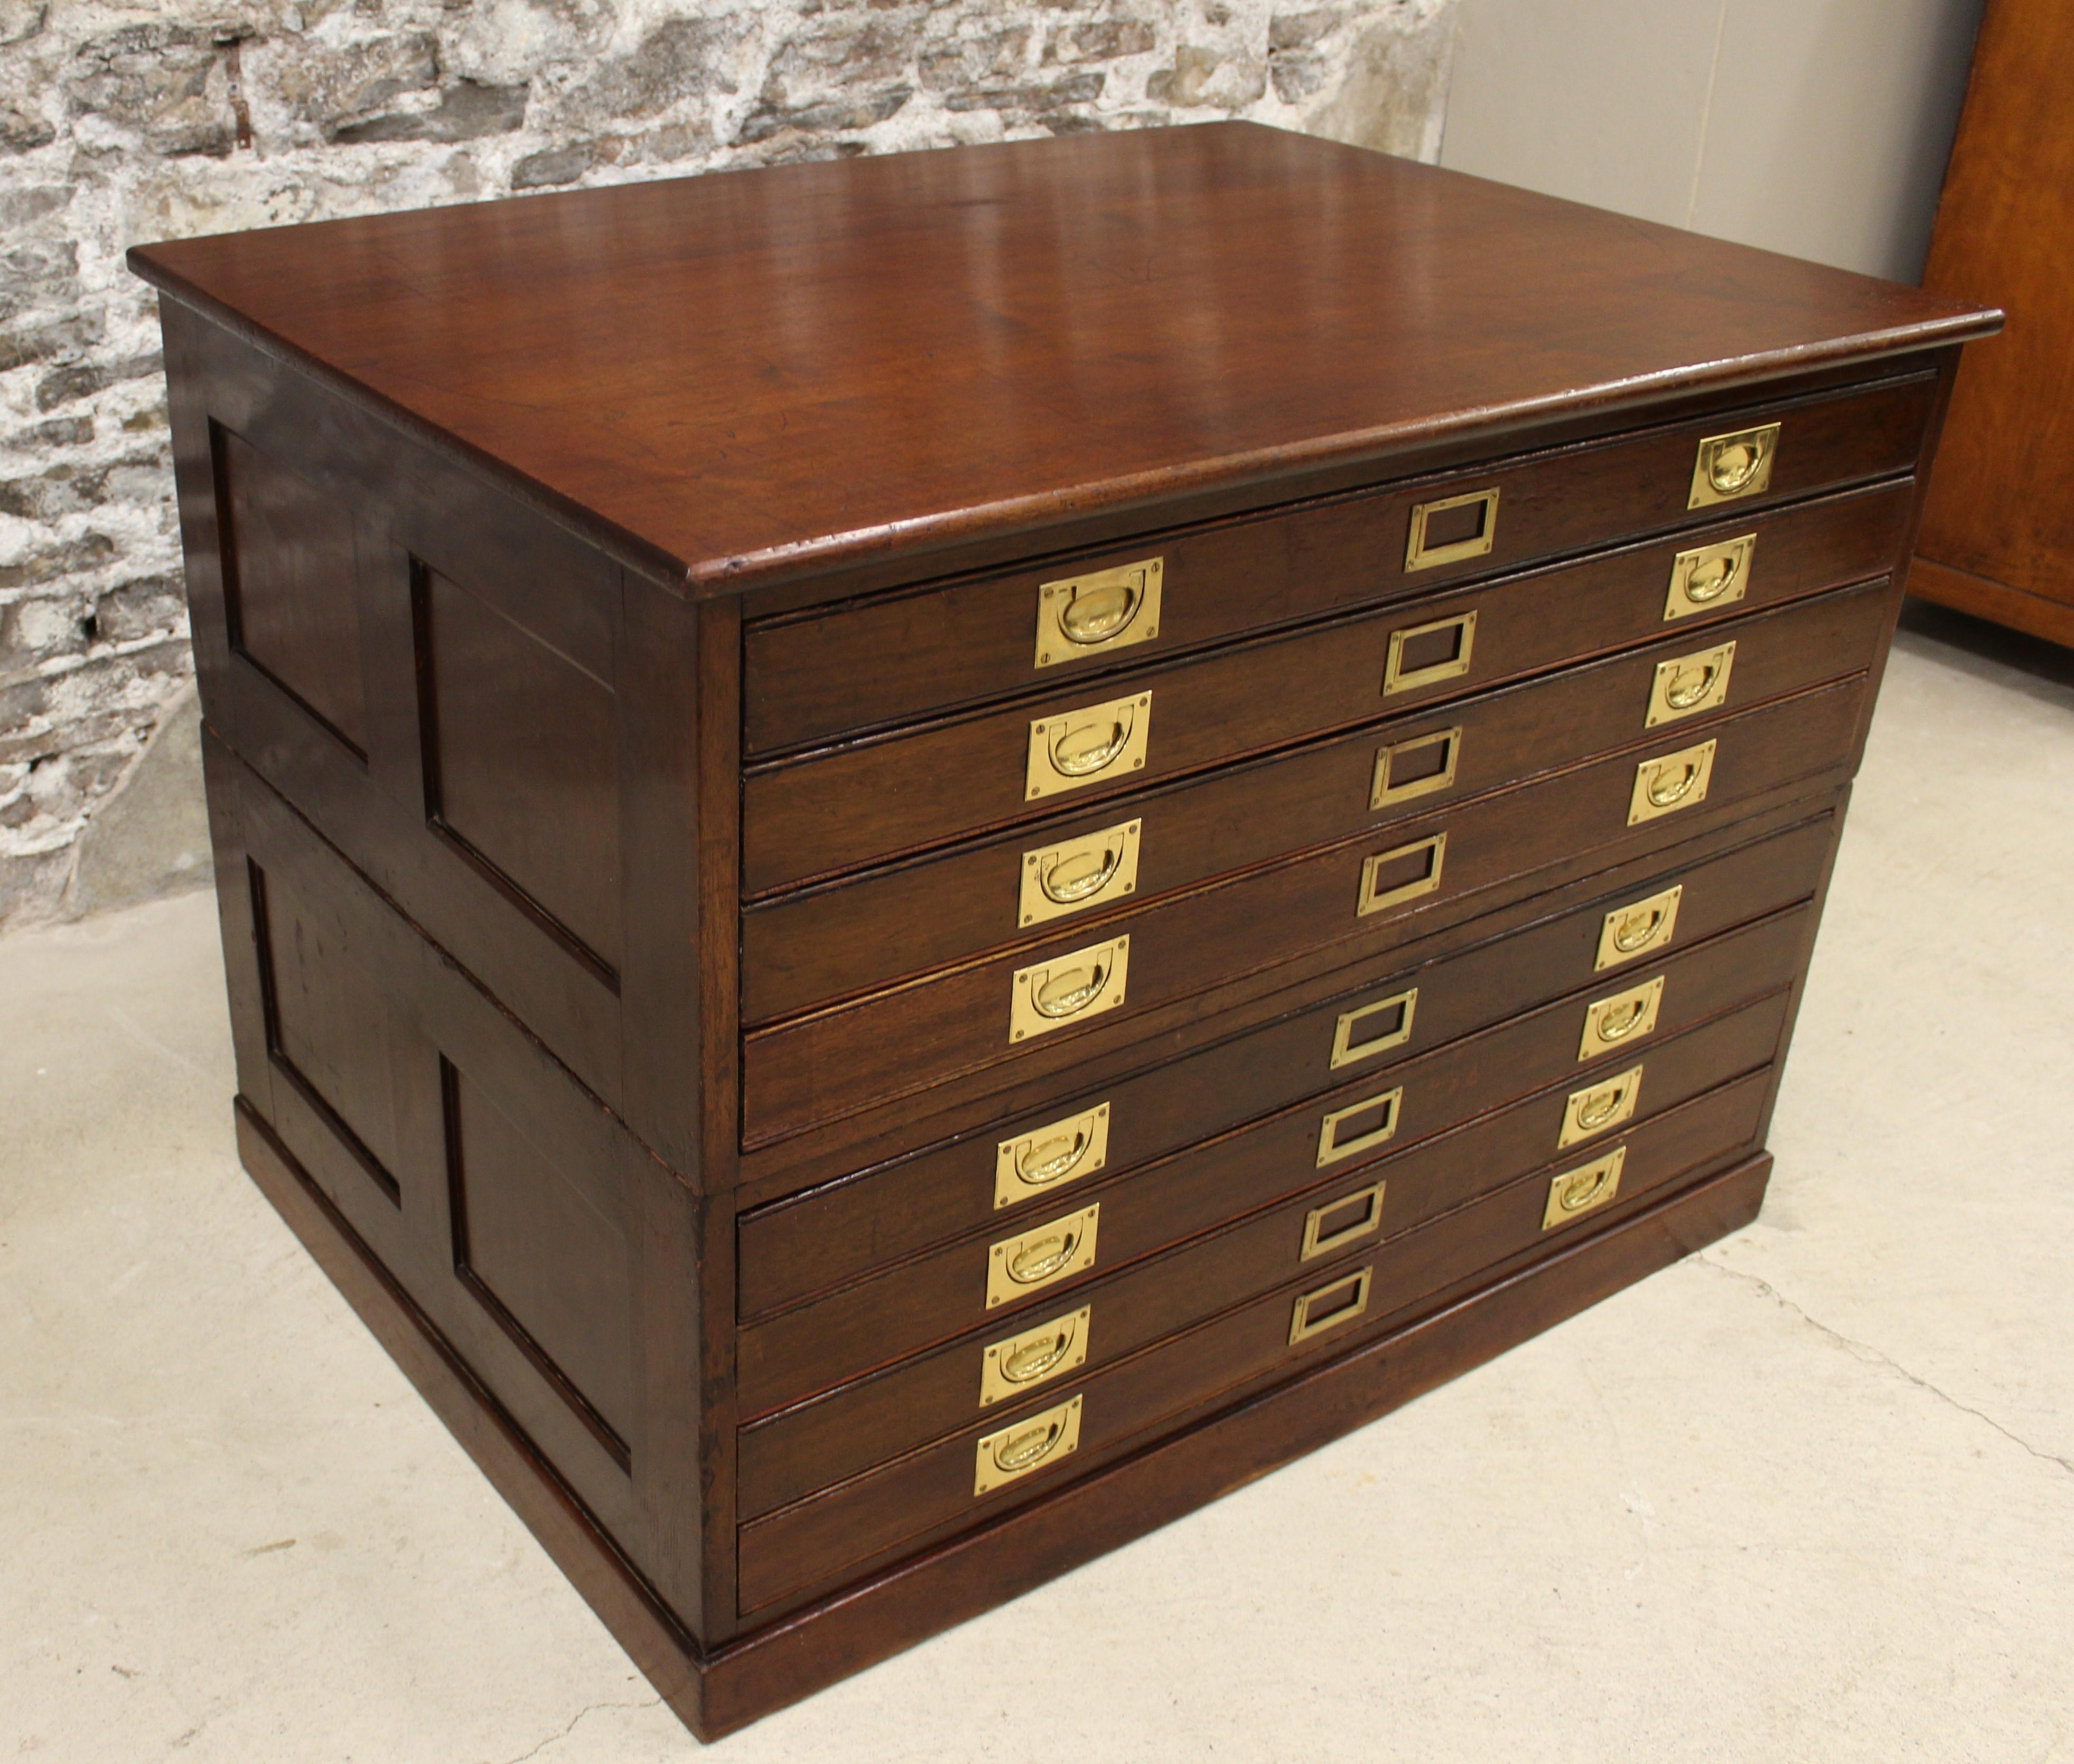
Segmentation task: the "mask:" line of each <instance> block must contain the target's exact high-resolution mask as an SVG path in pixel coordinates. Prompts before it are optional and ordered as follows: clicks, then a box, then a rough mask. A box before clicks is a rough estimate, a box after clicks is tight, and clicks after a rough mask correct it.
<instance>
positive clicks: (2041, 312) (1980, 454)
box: [1908, 0, 2074, 645]
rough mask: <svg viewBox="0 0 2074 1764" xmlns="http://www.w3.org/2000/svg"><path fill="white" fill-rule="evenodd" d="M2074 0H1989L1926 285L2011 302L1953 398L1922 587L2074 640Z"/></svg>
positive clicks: (1918, 564) (1917, 582) (1927, 516)
mask: <svg viewBox="0 0 2074 1764" xmlns="http://www.w3.org/2000/svg"><path fill="white" fill-rule="evenodd" d="M2070 252H2074V8H2069V7H2068V6H2066V5H2065V4H2064V0H1990V4H1989V7H1988V11H1987V17H1986V19H1985V21H1984V22H1983V23H1982V24H1981V35H1980V40H1979V44H1978V47H1977V48H1976V49H1975V51H1974V56H1973V80H1972V82H1971V84H1969V86H1968V87H1967V89H1966V108H1965V113H1964V115H1963V116H1962V117H1960V122H1959V138H1958V140H1957V142H1956V144H1955V145H1954V146H1953V147H1952V168H1951V170H1950V171H1949V172H1948V174H1947V175H1946V176H1945V180H1944V200H1943V202H1942V203H1941V204H1940V206H1939V208H1938V210H1937V230H1936V234H1935V235H1934V236H1933V237H1932V239H1931V245H1930V262H1929V266H1928V267H1927V269H1926V270H1925V271H1924V273H1923V286H1924V287H1926V288H1927V289H1930V290H1931V291H1935V292H1938V293H1942V294H1949V295H1963V296H1965V298H1967V299H1978V300H1984V301H1987V302H1989V303H1992V304H1993V305H1996V306H1999V307H2003V308H2005V309H2006V311H2007V312H2008V314H2009V328H2008V331H2007V332H2006V334H2005V335H2004V336H2003V338H2002V342H2001V344H1999V345H1998V347H1997V348H1993V349H1987V350H1982V351H1981V352H1979V353H1977V354H1976V355H1974V356H1973V357H1969V359H1968V361H1967V363H1966V369H1965V373H1962V374H1961V375H1960V377H1959V382H1958V385H1957V387H1956V389H1955V391H1954V392H1953V394H1952V410H1951V414H1950V417H1949V418H1948V421H1947V422H1946V424H1945V428H1944V447H1943V449H1942V451H1940V453H1939V455H1938V460H1937V476H1936V481H1935V483H1934V484H1932V485H1931V491H1930V496H1929V500H1928V504H1927V507H1926V508H1925V509H1924V511H1923V532H1922V536H1921V538H1920V540H1919V548H1918V555H1917V557H1916V560H1915V570H1914V572H1913V573H1912V574H1911V575H1910V577H1909V579H1908V587H1909V591H1910V592H1911V594H1919V595H1922V596H1924V597H1925V598H1926V599H1927V600H1937V601H1940V602H1942V603H1943V604H1944V605H1946V606H1950V607H1956V608H1959V609H1960V611H1961V612H1973V613H1977V614H1978V615H1979V616H1981V617H1982V618H1985V619H1993V620H1995V621H1996V622H1997V623H1998V624H2006V625H2011V626H2014V628H2015V629H2018V630H2019V631H2028V632H2030V633H2032V634H2033V635H2034V636H2037V637H2049V638H2051V640H2052V641H2054V642H2055V643H2064V644H2068V645H2074V278H2069V276H2068V254H2069V253H2070Z"/></svg>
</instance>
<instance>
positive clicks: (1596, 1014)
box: [1577, 974, 1663, 1061]
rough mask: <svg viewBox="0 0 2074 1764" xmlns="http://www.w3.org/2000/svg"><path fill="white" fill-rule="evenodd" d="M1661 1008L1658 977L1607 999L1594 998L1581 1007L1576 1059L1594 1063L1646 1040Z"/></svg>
mask: <svg viewBox="0 0 2074 1764" xmlns="http://www.w3.org/2000/svg"><path fill="white" fill-rule="evenodd" d="M1662 1009H1663V975H1660V974H1659V975H1657V976H1656V978H1655V979H1653V980H1645V981H1643V982H1642V984H1641V985H1639V986H1631V987H1629V988H1628V989H1627V991H1625V992H1616V993H1614V994H1613V995H1612V996H1611V997H1610V998H1604V999H1593V1001H1592V1003H1591V1004H1588V1005H1586V1006H1585V1007H1584V1037H1583V1038H1582V1039H1581V1040H1580V1041H1579V1042H1578V1044H1577V1058H1578V1059H1579V1061H1585V1060H1596V1059H1597V1058H1598V1057H1599V1056H1600V1055H1601V1054H1602V1053H1613V1051H1614V1050H1615V1049H1617V1048H1623V1047H1626V1046H1627V1045H1630V1043H1632V1042H1635V1041H1646V1040H1647V1039H1648V1038H1649V1037H1651V1036H1652V1035H1654V1034H1655V1032H1656V1016H1657V1012H1659V1011H1660V1010H1662Z"/></svg>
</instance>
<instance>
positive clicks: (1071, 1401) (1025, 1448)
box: [973, 1396, 1081, 1496]
mask: <svg viewBox="0 0 2074 1764" xmlns="http://www.w3.org/2000/svg"><path fill="white" fill-rule="evenodd" d="M1080 1402H1081V1399H1080V1398H1079V1397H1077V1396H1072V1397H1068V1399H1066V1400H1065V1401H1064V1402H1063V1403H1060V1404H1059V1405H1058V1406H1057V1407H1056V1408H1048V1409H1046V1410H1045V1411H1044V1412H1043V1413H1042V1414H1039V1415H1032V1416H1029V1417H1028V1418H1027V1419H1026V1420H1020V1421H1012V1422H1010V1424H1008V1425H1007V1426H1006V1427H1005V1428H1002V1429H1001V1431H1000V1432H998V1433H989V1434H987V1435H986V1436H985V1437H984V1438H982V1439H981V1440H980V1441H979V1444H978V1445H977V1448H976V1449H975V1450H974V1453H973V1494H974V1495H975V1496H977V1495H981V1494H987V1493H989V1491H990V1490H994V1489H997V1488H999V1487H1000V1486H1002V1484H1004V1483H1006V1482H1014V1480H1015V1479H1016V1478H1018V1477H1019V1476H1027V1475H1028V1474H1029V1473H1031V1471H1032V1470H1034V1469H1037V1468H1038V1467H1039V1465H1043V1464H1048V1463H1051V1462H1052V1461H1055V1460H1056V1459H1059V1458H1062V1457H1068V1456H1070V1455H1071V1454H1072V1453H1073V1452H1074V1451H1076V1449H1078V1448H1079V1445H1080Z"/></svg>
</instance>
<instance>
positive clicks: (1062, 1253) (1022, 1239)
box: [986, 1201, 1101, 1310]
mask: <svg viewBox="0 0 2074 1764" xmlns="http://www.w3.org/2000/svg"><path fill="white" fill-rule="evenodd" d="M1100 1228H1101V1202H1100V1201H1097V1202H1096V1203H1095V1204H1094V1205H1093V1206H1089V1207H1085V1208H1084V1209H1082V1210H1080V1212H1078V1213H1068V1214H1066V1216H1065V1217H1064V1218H1057V1219H1051V1220H1049V1221H1047V1222H1045V1223H1044V1224H1043V1225H1036V1226H1031V1228H1030V1229H1029V1230H1027V1231H1024V1232H1022V1233H1020V1234H1018V1235H1017V1236H1014V1237H1009V1238H1003V1239H1002V1240H1001V1241H1000V1242H999V1243H995V1244H992V1245H990V1246H989V1247H988V1249H987V1252H986V1307H987V1309H989V1310H992V1309H994V1307H995V1306H996V1305H998V1304H1006V1303H1007V1302H1008V1300H1010V1299H1013V1298H1018V1297H1020V1296H1022V1295H1023V1293H1025V1292H1035V1291H1036V1290H1037V1288H1039V1287H1043V1286H1049V1285H1050V1284H1051V1283H1052V1282H1053V1281H1055V1280H1064V1278H1065V1277H1066V1276H1068V1274H1077V1273H1079V1272H1080V1271H1082V1270H1083V1269H1085V1268H1090V1267H1093V1266H1094V1261H1095V1239H1096V1234H1097V1231H1098V1230H1100Z"/></svg>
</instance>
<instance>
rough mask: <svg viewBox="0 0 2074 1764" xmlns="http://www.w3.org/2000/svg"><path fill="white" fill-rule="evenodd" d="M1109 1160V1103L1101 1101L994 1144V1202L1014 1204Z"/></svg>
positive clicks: (1091, 1171)
mask: <svg viewBox="0 0 2074 1764" xmlns="http://www.w3.org/2000/svg"><path fill="white" fill-rule="evenodd" d="M1108 1160H1109V1104H1108V1103H1097V1104H1096V1106H1095V1107H1093V1108H1091V1109H1089V1110H1087V1111H1085V1113H1082V1114H1080V1115H1068V1116H1067V1117H1066V1119H1064V1120H1063V1121H1054V1122H1052V1123H1050V1124H1049V1125H1048V1126H1046V1127H1039V1128H1037V1129H1036V1130H1035V1131H1034V1132H1031V1133H1026V1134H1023V1135H1021V1136H1019V1137H1018V1138H1015V1139H1010V1140H1002V1142H1001V1144H998V1145H997V1146H996V1147H995V1148H994V1206H996V1207H997V1208H999V1207H1004V1206H1014V1205H1015V1203H1016V1202H1017V1201H1027V1200H1029V1199H1030V1198H1031V1197H1033V1196H1035V1195H1039V1194H1042V1193H1044V1191H1045V1190H1046V1189H1053V1188H1056V1187H1057V1186H1058V1185H1060V1183H1062V1182H1070V1181H1076V1180H1077V1179H1078V1178H1080V1177H1084V1176H1093V1174H1094V1173H1095V1172H1096V1171H1097V1170H1099V1169H1100V1168H1101V1167H1102V1165H1103V1164H1105V1163H1106V1162H1107V1161H1108Z"/></svg>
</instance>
